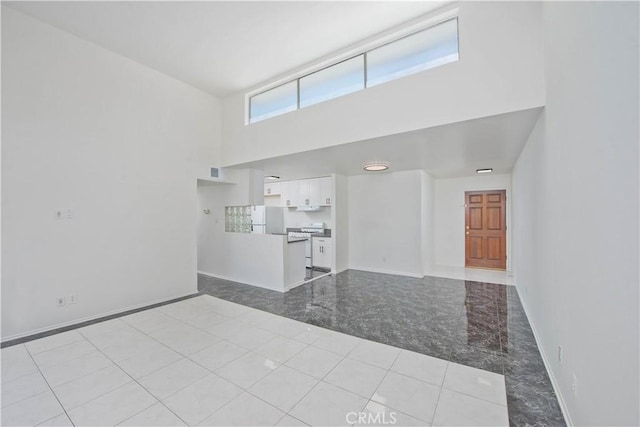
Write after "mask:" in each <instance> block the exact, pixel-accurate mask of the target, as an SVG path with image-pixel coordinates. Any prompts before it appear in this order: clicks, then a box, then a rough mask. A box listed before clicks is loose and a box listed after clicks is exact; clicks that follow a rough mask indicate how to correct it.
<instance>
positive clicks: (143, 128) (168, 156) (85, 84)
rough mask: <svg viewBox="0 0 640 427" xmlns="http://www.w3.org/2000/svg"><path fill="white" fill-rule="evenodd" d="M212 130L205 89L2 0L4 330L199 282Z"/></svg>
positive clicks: (212, 111)
mask: <svg viewBox="0 0 640 427" xmlns="http://www.w3.org/2000/svg"><path fill="white" fill-rule="evenodd" d="M220 127H221V126H220V103H219V101H218V100H217V99H215V98H213V97H211V96H210V95H208V94H205V93H203V92H201V91H199V90H196V89H194V88H192V87H191V86H188V85H186V84H183V83H181V82H178V81H176V80H174V79H172V78H169V77H167V76H165V75H162V74H160V73H158V72H156V71H153V70H151V69H149V68H146V67H144V66H142V65H140V64H138V63H135V62H133V61H130V60H128V59H126V58H124V57H121V56H118V55H116V54H114V53H111V52H109V51H107V50H104V49H102V48H100V47H98V46H96V45H94V44H91V43H88V42H85V41H83V40H81V39H79V38H77V37H75V36H73V35H71V34H68V33H65V32H62V31H60V30H57V29H55V28H53V27H51V26H48V25H45V24H43V23H41V22H39V21H36V20H34V19H32V18H30V17H27V16H25V15H23V14H21V13H19V12H16V11H14V10H13V9H11V8H9V7H6V6H5V5H3V6H2V265H3V269H2V339H3V340H6V339H8V338H12V337H17V336H21V335H25V334H29V333H33V332H36V331H40V330H44V329H48V328H51V327H54V326H60V325H64V324H68V323H73V322H76V321H79V320H81V319H87V318H91V317H96V316H100V315H104V314H107V313H111V312H116V311H120V310H123V309H126V308H130V307H135V306H141V305H146V304H149V303H152V302H157V301H160V300H167V299H170V298H173V297H178V296H183V295H187V294H191V293H194V292H196V290H197V286H196V274H195V271H196V236H195V232H194V231H195V228H196V216H195V215H194V210H195V208H196V184H195V182H196V179H195V178H196V173H197V171H200V170H202V171H204V170H206V167H207V166H208V165H209V164H215V163H217V162H218V161H219V142H220V133H221V131H220ZM56 211H59V212H60V213H61V217H62V219H56ZM72 294H75V295H77V303H75V304H70V300H69V296H70V295H72ZM58 297H64V298H66V304H65V305H64V306H62V307H58V306H57V304H56V299H57V298H58Z"/></svg>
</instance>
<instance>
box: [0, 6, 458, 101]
mask: <svg viewBox="0 0 640 427" xmlns="http://www.w3.org/2000/svg"><path fill="white" fill-rule="evenodd" d="M446 3H447V2H442V1H416V2H409V1H375V2H368V1H254V2H251V1H246V2H245V1H193V2H192V1H168V2H163V1H61V2H60V1H24V2H3V4H8V5H9V6H10V7H12V8H14V9H16V10H19V11H21V12H24V13H26V14H28V15H31V16H33V17H35V18H37V19H39V20H41V21H44V22H46V23H49V24H51V25H53V26H55V27H58V28H60V29H62V30H65V31H67V32H70V33H72V34H75V35H76V36H79V37H81V38H83V39H86V40H89V41H91V42H93V43H95V44H97V45H100V46H102V47H105V48H107V49H109V50H111V51H113V52H116V53H119V54H121V55H123V56H125V57H128V58H130V59H133V60H134V61H137V62H139V63H141V64H144V65H147V66H149V67H151V68H154V69H156V70H158V71H161V72H163V73H165V74H168V75H170V76H172V77H175V78H176V79H179V80H182V81H184V82H187V83H189V84H191V85H193V86H195V87H197V88H200V89H202V90H205V91H207V92H209V93H211V94H214V95H216V96H221V97H223V96H225V95H228V94H230V93H234V92H236V91H239V90H243V89H247V88H249V87H251V86H255V85H258V84H260V83H263V82H265V81H267V80H269V79H272V78H273V77H275V76H278V75H282V74H283V73H286V72H288V71H290V70H293V69H295V68H299V67H301V66H303V65H305V64H308V63H309V62H312V61H314V60H317V59H318V58H321V57H323V56H327V55H329V54H331V53H333V52H336V51H338V50H340V49H343V48H345V47H347V46H349V45H351V44H353V43H356V42H359V41H361V40H363V39H366V38H368V37H371V36H373V35H375V34H377V33H379V32H382V31H385V30H387V29H389V28H392V27H394V26H396V25H399V24H401V23H403V22H406V21H409V20H411V19H413V18H416V17H417V16H420V15H423V14H426V13H428V12H430V11H433V10H435V9H438V8H440V7H442V6H443V5H444V4H446Z"/></svg>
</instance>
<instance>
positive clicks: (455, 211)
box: [434, 174, 511, 270]
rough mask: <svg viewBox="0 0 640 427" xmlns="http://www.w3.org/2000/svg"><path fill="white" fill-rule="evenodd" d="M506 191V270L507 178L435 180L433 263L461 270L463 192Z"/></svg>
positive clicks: (486, 176) (508, 244)
mask: <svg viewBox="0 0 640 427" xmlns="http://www.w3.org/2000/svg"><path fill="white" fill-rule="evenodd" d="M482 190H507V270H510V265H511V264H510V259H511V231H510V228H511V227H510V226H509V224H510V222H511V212H510V211H511V209H510V205H511V194H510V193H511V175H506V174H496V175H494V174H487V175H477V176H469V177H462V178H449V179H436V180H435V232H434V245H435V248H434V249H435V257H434V258H435V264H436V265H438V266H452V267H464V265H465V234H464V233H465V229H464V225H465V223H464V212H465V209H464V202H465V201H464V192H465V191H482Z"/></svg>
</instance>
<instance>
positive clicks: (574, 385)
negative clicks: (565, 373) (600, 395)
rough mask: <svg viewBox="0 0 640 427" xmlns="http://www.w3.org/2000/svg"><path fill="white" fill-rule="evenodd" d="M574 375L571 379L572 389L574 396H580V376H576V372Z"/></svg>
mask: <svg viewBox="0 0 640 427" xmlns="http://www.w3.org/2000/svg"><path fill="white" fill-rule="evenodd" d="M571 376H572V378H573V379H572V381H571V391H572V392H573V397H577V396H578V378H577V377H576V374H571Z"/></svg>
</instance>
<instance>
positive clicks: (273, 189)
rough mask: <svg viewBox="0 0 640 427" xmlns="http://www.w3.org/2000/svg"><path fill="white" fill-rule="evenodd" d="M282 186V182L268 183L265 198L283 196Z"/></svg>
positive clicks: (265, 187)
mask: <svg viewBox="0 0 640 427" xmlns="http://www.w3.org/2000/svg"><path fill="white" fill-rule="evenodd" d="M281 184H283V183H282V182H267V183H266V184H264V195H265V196H279V195H280V194H281V190H280V187H281Z"/></svg>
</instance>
